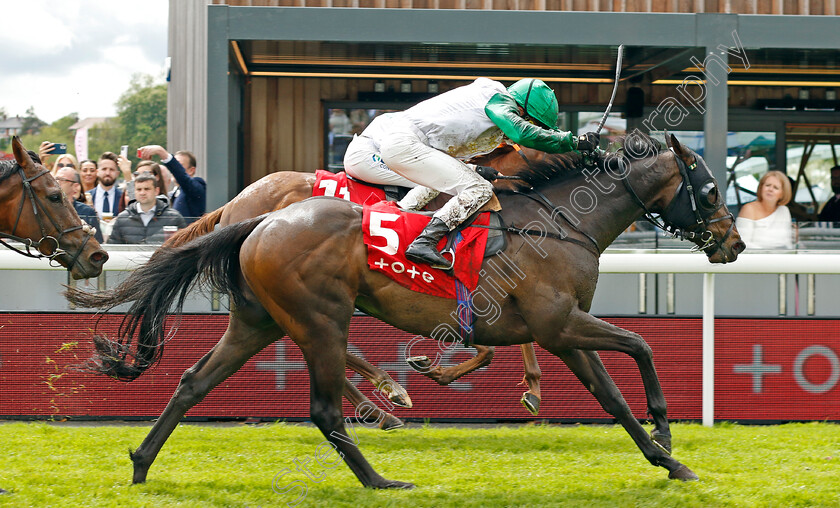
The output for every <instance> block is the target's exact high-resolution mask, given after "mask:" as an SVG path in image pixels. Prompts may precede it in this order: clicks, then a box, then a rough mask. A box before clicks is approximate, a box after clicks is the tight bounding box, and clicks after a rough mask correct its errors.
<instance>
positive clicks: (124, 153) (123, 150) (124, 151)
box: [120, 145, 128, 159]
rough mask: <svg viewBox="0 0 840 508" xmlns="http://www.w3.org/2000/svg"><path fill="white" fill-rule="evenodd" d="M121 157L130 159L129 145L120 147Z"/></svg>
mask: <svg viewBox="0 0 840 508" xmlns="http://www.w3.org/2000/svg"><path fill="white" fill-rule="evenodd" d="M120 156H121V157H122V158H123V159H128V145H123V146H121V147H120Z"/></svg>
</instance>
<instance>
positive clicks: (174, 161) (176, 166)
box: [137, 145, 207, 222]
mask: <svg viewBox="0 0 840 508" xmlns="http://www.w3.org/2000/svg"><path fill="white" fill-rule="evenodd" d="M153 155H157V156H158V157H160V162H161V164H163V165H164V167H166V168H167V169H169V171H170V172H171V173H172V176H173V178H174V179H175V183H176V185H175V186H174V187H175V188H174V189H173V190H172V191H171V192H170V194H169V197H170V200H171V202H172V208H174V209H176V210H178V212H180V214H181V215H183V216H184V218H186V220H187V222H192V221H194V220H195V219H197V218H198V217H200V216H202V215H204V210H205V209H206V207H207V182H205V181H204V179H203V178H201V177H198V176H195V169H196V168H195V165H196V160H195V155H193V154H192V152H188V151H186V150H180V151H178V152H175V154H174V155H173V154H170V153H169V152H168V151H167V150H166V149H165V148H163V147H162V146H160V145H147V146H143V147H140V148H138V149H137V156H138V157H140V158H141V159H143V160H150V159H151V158H152V156H153Z"/></svg>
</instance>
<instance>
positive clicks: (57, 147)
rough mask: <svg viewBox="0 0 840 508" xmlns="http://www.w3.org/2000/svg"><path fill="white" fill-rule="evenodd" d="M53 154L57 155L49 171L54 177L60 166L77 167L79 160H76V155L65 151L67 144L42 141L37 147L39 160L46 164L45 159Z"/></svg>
mask: <svg viewBox="0 0 840 508" xmlns="http://www.w3.org/2000/svg"><path fill="white" fill-rule="evenodd" d="M53 155H58V158H57V159H56V160H55V163H54V164H53V165H52V170H51V171H50V173H51V174H52V175H53V177H55V174H56V171H58V170H59V169H61V168H64V167H71V168H73V169H78V168H79V162H78V161H77V160H76V157H75V156H74V155H73V154H71V153H67V145H66V144H65V143H51V142H49V141H44V142H42V143H41V146H39V147H38V157H39V158H40V159H41V162H42V163H44V164H45V165H46V164H47V159H48V158H49V157H51V156H53Z"/></svg>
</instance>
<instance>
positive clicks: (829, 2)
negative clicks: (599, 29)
mask: <svg viewBox="0 0 840 508" xmlns="http://www.w3.org/2000/svg"><path fill="white" fill-rule="evenodd" d="M211 3H213V4H216V5H232V6H263V7H364V8H380V9H381V8H387V9H477V10H530V11H585V12H675V13H680V12H682V13H698V12H713V13H732V14H793V15H829V16H833V15H835V14H837V13H838V4H840V1H838V0H212V2H211Z"/></svg>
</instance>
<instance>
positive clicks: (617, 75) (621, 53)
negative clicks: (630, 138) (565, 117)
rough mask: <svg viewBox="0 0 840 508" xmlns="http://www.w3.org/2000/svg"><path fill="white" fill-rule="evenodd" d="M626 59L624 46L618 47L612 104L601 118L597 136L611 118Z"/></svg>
mask: <svg viewBox="0 0 840 508" xmlns="http://www.w3.org/2000/svg"><path fill="white" fill-rule="evenodd" d="M623 57H624V44H622V45H620V46H619V47H618V60H617V61H616V62H615V85H613V91H612V96H611V97H610V103H609V104H607V110H606V111H604V117H603V118H601V123H599V124H598V128H597V129H595V134H598V133H600V132H601V128H602V127H604V123H605V122H606V121H607V117H608V116H610V110H611V109H612V105H613V100H615V93H616V92H617V91H618V80H619V78H620V77H621V60H622V58H623Z"/></svg>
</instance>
